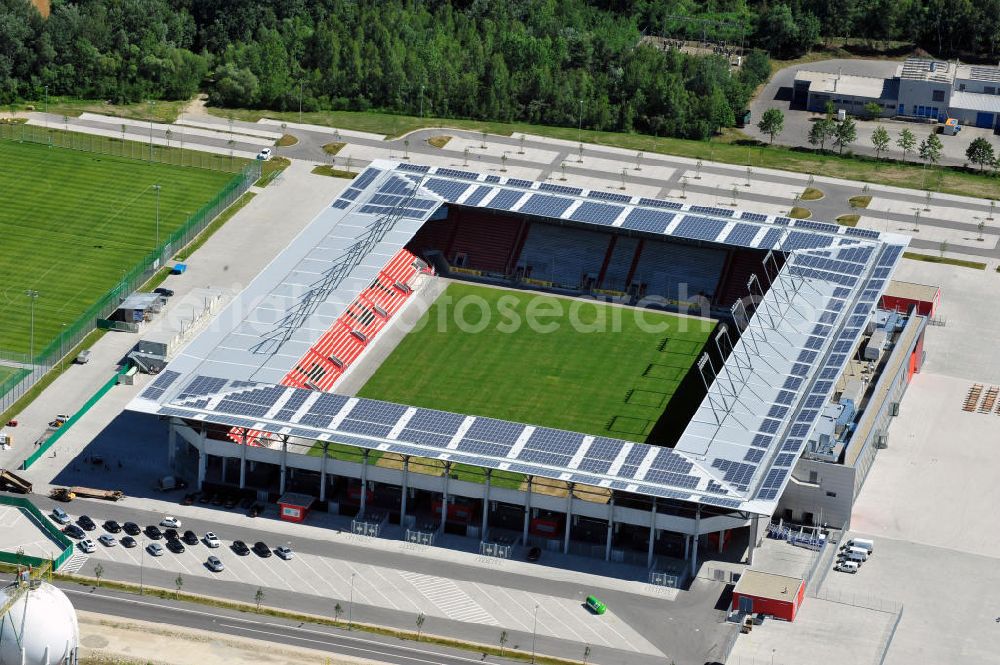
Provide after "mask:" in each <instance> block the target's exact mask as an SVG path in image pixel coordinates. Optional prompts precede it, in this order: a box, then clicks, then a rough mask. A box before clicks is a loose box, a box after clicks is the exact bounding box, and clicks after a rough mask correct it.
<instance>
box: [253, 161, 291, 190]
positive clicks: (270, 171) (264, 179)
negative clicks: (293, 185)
mask: <svg viewBox="0 0 1000 665" xmlns="http://www.w3.org/2000/svg"><path fill="white" fill-rule="evenodd" d="M291 165H292V160H290V159H288V158H287V157H272V158H271V159H269V160H267V161H266V162H264V164H263V165H262V166H261V169H260V178H259V179H258V180H257V182H255V183H254V185H255V186H256V187H267V186H268V185H269V184H271V181H272V180H274V179H275V178H277V177H278V176H279V175H281V172H282V171H284V170H285V169H287V168H288V167H289V166H291Z"/></svg>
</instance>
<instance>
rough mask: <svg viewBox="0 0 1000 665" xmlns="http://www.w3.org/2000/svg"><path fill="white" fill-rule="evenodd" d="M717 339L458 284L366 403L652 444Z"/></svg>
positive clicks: (667, 323) (690, 326)
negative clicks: (704, 353) (699, 358)
mask: <svg viewBox="0 0 1000 665" xmlns="http://www.w3.org/2000/svg"><path fill="white" fill-rule="evenodd" d="M532 314H533V315H534V316H533V320H534V321H535V322H536V325H534V326H530V325H528V324H527V321H528V319H529V318H531V316H530V315H532ZM515 321H519V322H520V325H514V322H515ZM602 322H603V323H602ZM714 328H715V322H714V321H708V320H704V319H695V318H686V317H684V318H682V317H679V316H675V315H672V314H665V313H661V312H652V311H650V310H639V309H634V308H628V307H617V306H614V305H608V304H603V303H597V302H594V301H586V300H578V299H571V298H560V297H554V296H549V295H544V294H539V293H534V292H526V291H510V290H506V289H495V288H489V287H483V286H478V285H472V284H464V283H454V284H451V285H450V286H449V287H448V289H447V290H446V291H445V292H444V293H443V294H442V295H441V296H440V297H439V298H438V300H437V301H435V302H434V304H433V305H432V306H431V308H430V309H429V310H428V311H427V313H426V314H425V315H424V317H423V318H422V319H421V321H420V322H419V323H418V325H417V327H416V328H414V330H413V331H412V332H410V333H409V334H408V335H407V336H406V337H405V338H404V339H403V340H402V342H401V343H400V344H399V345H398V346H397V347H396V348H395V349H394V350H393V352H392V353H391V354H390V355H389V357H388V358H386V360H385V361H384V362H383V363H382V365H381V366H380V367H379V369H378V370H377V371H376V372H375V374H374V376H372V377H371V379H369V380H368V382H367V383H366V384H365V386H364V388H363V389H362V390H361V391H360V392H359V395H361V396H362V397H370V398H374V399H383V400H388V401H391V402H400V403H403V404H410V405H412V406H421V407H427V408H434V409H441V410H444V411H452V412H457V413H465V414H470V415H482V416H490V417H494V418H500V419H504V420H514V421H518V422H527V423H532V424H536V425H543V426H547V427H554V428H559V429H567V430H572V431H576V432H583V433H586V434H594V435H600V436H612V437H617V438H623V439H628V440H631V441H639V442H642V441H645V440H646V437H647V435H648V434H649V432H650V430H651V428H652V427H653V425H654V424H655V423H656V421H657V419H658V418H659V417H660V415H661V414H662V413H663V412H664V411H665V410H666V409H667V408H668V405H669V403H670V400H671V398H672V397H673V395H674V392H675V391H676V390H677V388H678V386H679V384H680V382H681V381H682V379H683V378H684V376H685V374H686V373H687V372H688V370H689V369H690V368H691V366H692V365H693V364H694V361H695V358H696V357H697V355H698V354H699V353H700V351H701V349H702V347H703V346H704V344H705V340H707V339H708V336H709V334H710V333H711V332H712V330H713V329H714Z"/></svg>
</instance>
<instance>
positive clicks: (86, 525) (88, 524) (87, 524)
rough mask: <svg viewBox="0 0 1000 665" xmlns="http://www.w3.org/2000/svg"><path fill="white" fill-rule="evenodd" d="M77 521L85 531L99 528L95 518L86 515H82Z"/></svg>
mask: <svg viewBox="0 0 1000 665" xmlns="http://www.w3.org/2000/svg"><path fill="white" fill-rule="evenodd" d="M76 523H77V524H79V525H80V527H81V528H82V529H83V530H84V531H93V530H94V529H96V528H97V525H96V524H94V520H92V519H90V518H89V517H87V516H86V515H80V519H78V520H77V521H76Z"/></svg>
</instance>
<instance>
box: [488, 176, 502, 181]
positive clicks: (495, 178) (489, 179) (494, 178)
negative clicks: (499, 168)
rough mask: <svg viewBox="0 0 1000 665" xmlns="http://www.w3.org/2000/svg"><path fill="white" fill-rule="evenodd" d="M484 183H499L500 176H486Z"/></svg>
mask: <svg viewBox="0 0 1000 665" xmlns="http://www.w3.org/2000/svg"><path fill="white" fill-rule="evenodd" d="M486 182H500V176H498V175H488V176H486Z"/></svg>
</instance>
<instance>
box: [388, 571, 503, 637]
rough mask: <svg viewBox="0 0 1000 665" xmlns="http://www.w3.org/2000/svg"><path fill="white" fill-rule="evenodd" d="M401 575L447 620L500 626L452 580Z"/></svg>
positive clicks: (417, 574)
mask: <svg viewBox="0 0 1000 665" xmlns="http://www.w3.org/2000/svg"><path fill="white" fill-rule="evenodd" d="M399 574H400V576H401V577H403V579H405V580H407V581H408V582H409V583H410V584H412V585H413V586H414V588H416V590H417V591H419V592H420V593H422V594H423V595H424V597H425V598H426V599H427V600H429V601H431V602H432V603H433V604H434V606H435V607H437V608H438V609H439V610H441V612H442V613H443V614H444V615H445V616H446V617H447V618H449V619H453V620H455V621H465V622H468V623H481V624H486V625H487V626H498V625H500V623H499V622H498V621H497V620H496V619H495V618H494V617H493V615H492V614H490V613H489V612H487V611H486V610H484V609H483V607H482V605H480V604H479V603H477V602H476V601H474V600H473V599H472V598H471V597H470V596H469V594H467V593H465V592H464V591H462V590H461V589H459V588H458V586H457V585H456V584H455V583H454V582H452V581H451V580H449V579H445V578H443V577H435V576H433V575H422V574H420V573H411V572H408V571H399Z"/></svg>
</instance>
